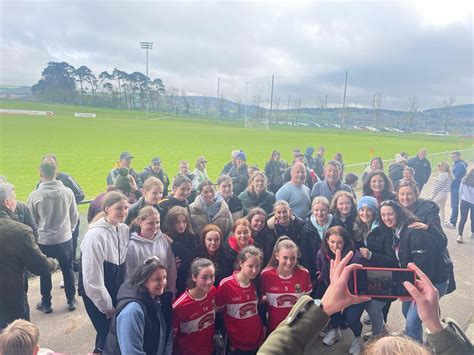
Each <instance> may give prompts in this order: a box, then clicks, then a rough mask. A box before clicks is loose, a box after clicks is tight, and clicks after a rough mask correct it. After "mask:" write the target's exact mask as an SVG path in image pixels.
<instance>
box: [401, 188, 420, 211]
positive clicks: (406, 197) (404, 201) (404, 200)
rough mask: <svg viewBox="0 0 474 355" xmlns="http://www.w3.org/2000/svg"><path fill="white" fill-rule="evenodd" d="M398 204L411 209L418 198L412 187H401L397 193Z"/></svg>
mask: <svg viewBox="0 0 474 355" xmlns="http://www.w3.org/2000/svg"><path fill="white" fill-rule="evenodd" d="M397 198H398V202H400V204H401V205H402V206H403V207H405V208H408V209H410V208H411V207H413V205H414V204H415V202H416V200H417V197H416V194H415V191H413V189H412V188H411V187H410V186H401V187H400V188H399V189H398V193H397Z"/></svg>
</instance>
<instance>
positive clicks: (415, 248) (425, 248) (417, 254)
mask: <svg viewBox="0 0 474 355" xmlns="http://www.w3.org/2000/svg"><path fill="white" fill-rule="evenodd" d="M444 249H445V248H441V247H440V245H439V242H438V241H437V240H436V237H434V236H433V235H432V234H431V233H429V232H428V231H424V230H421V229H414V228H409V227H406V226H405V227H404V228H403V229H402V230H401V232H400V246H399V250H398V259H399V261H400V266H401V267H402V268H406V267H407V265H408V263H410V262H414V263H415V264H416V265H417V266H418V267H419V268H420V269H421V270H422V271H423V272H424V273H425V274H426V275H427V276H428V278H429V279H430V280H431V282H432V283H434V284H436V283H440V282H444V281H447V280H448V279H449V274H450V272H451V271H452V268H453V264H452V262H451V260H450V259H449V258H446V255H445V254H444Z"/></svg>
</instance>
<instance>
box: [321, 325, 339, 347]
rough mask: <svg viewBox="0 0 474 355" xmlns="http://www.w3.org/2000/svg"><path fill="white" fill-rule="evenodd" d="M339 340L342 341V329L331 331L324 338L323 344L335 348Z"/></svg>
mask: <svg viewBox="0 0 474 355" xmlns="http://www.w3.org/2000/svg"><path fill="white" fill-rule="evenodd" d="M339 340H341V329H339V328H336V329H331V330H330V331H329V332H328V333H327V335H326V336H325V337H324V339H323V344H324V345H326V346H333V345H334V344H335V343H336V342H338V341H339Z"/></svg>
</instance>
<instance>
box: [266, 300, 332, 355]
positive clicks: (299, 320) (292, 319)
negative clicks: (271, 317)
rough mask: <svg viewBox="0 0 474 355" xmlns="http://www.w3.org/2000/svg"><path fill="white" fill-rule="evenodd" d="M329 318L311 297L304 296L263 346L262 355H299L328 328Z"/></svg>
mask: <svg viewBox="0 0 474 355" xmlns="http://www.w3.org/2000/svg"><path fill="white" fill-rule="evenodd" d="M328 321H329V317H328V315H327V314H326V313H324V312H323V310H322V309H321V308H320V307H318V306H317V305H316V304H315V303H314V300H313V299H312V298H311V297H309V296H302V297H301V298H300V299H299V300H298V301H297V302H296V304H295V305H294V306H293V308H292V309H291V311H290V313H289V314H288V316H287V317H286V319H285V320H284V321H283V322H281V323H280V325H279V326H278V328H277V329H275V330H274V331H273V332H272V333H271V334H270V335H269V336H268V338H267V340H266V341H265V343H264V344H263V345H262V347H261V348H260V350H259V351H258V354H260V355H270V354H271V355H277V354H281V355H287V354H291V355H299V354H303V353H304V350H305V348H306V345H308V344H309V342H310V341H311V340H313V338H314V337H315V336H317V335H319V333H320V331H321V330H322V329H323V328H324V327H325V326H326V324H327V323H328Z"/></svg>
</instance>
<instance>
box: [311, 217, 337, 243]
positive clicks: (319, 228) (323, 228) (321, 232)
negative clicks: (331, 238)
mask: <svg viewBox="0 0 474 355" xmlns="http://www.w3.org/2000/svg"><path fill="white" fill-rule="evenodd" d="M309 220H310V221H311V224H312V225H313V226H314V228H316V230H317V231H318V233H319V237H320V238H321V240H323V238H324V235H325V234H326V231H327V230H328V229H329V226H330V225H331V223H332V220H333V216H332V214H330V213H329V214H328V221H327V222H326V224H325V225H324V226H320V225H319V223H318V222H317V221H316V217H314V216H313V215H311V217H309Z"/></svg>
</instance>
